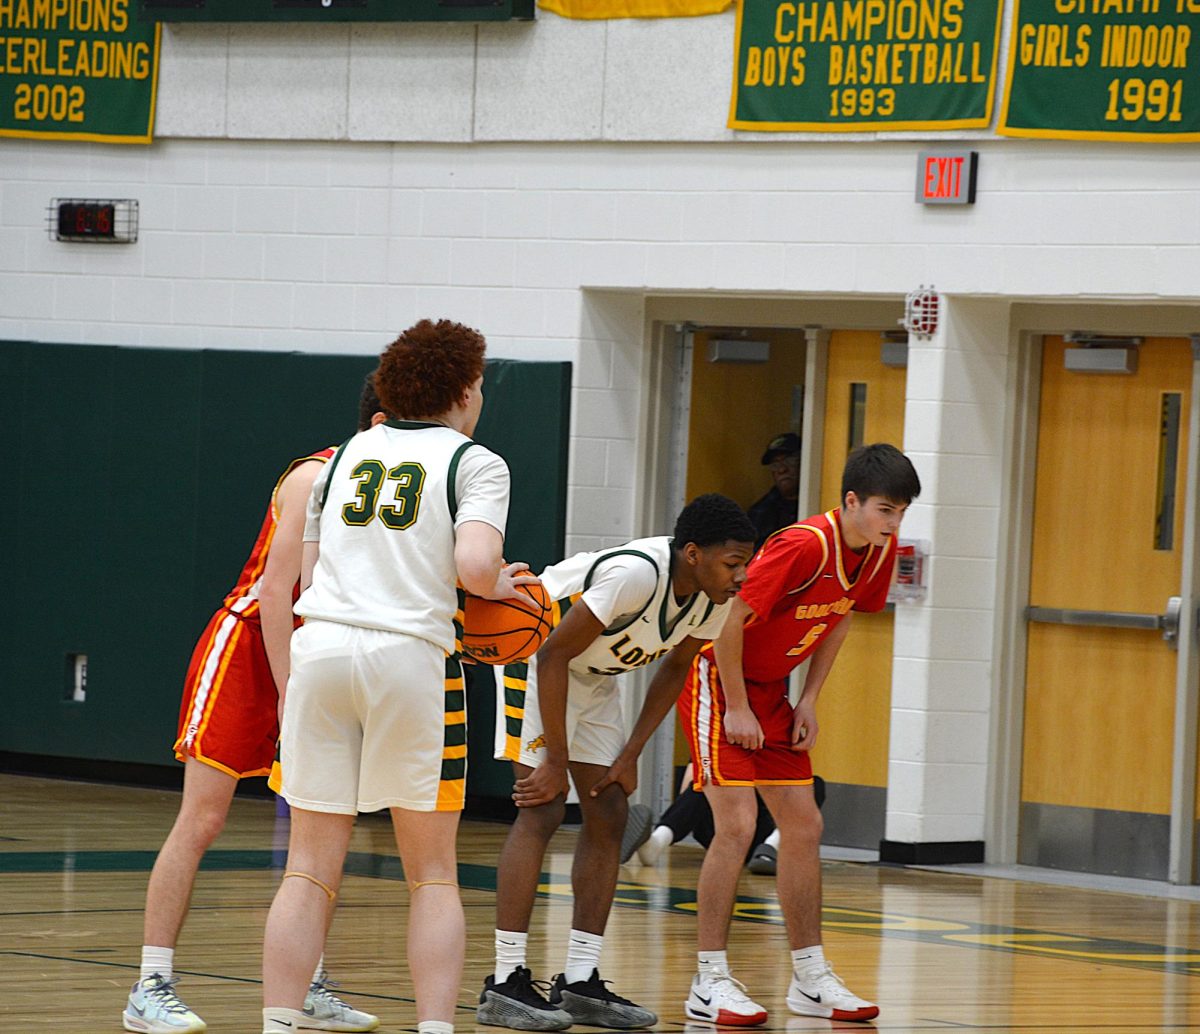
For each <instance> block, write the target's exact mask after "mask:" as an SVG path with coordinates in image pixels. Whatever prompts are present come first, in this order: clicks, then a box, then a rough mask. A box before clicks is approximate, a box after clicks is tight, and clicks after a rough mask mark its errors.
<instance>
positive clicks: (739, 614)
mask: <svg viewBox="0 0 1200 1034" xmlns="http://www.w3.org/2000/svg"><path fill="white" fill-rule="evenodd" d="M753 617H754V611H753V609H752V608H751V607H750V604H748V603H747V602H746V601H745V600H744V599H742V597H741V596H735V597H734V598H733V601H732V602H731V603H730V604H729V617H728V618H726V620H725V627H724V628H723V629H721V634H720V635H719V636H717V638H716V639H714V640H713V657H714V659H715V660H716V662H717V672H718V674H719V675H720V677H721V692H722V693H723V694H724V696H725V715H724V717H723V718H722V723H723V731H724V733H725V738H726V739H727V740H729V742H730V743H734V744H736V745H737V746H739V747H746V748H747V749H749V750H758V748H759V747H761V746H762V745H763V739H764V737H763V731H762V726H761V725H759V724H758V719H757V718H755V717H754V712H753V711H752V710H750V701H749V698H748V697H747V695H746V679H745V676H744V675H743V674H742V651H743V649H744V648H745V635H744V632H743V627H744V626H745V623H746V622H747V621H749V620H750V619H751V618H753Z"/></svg>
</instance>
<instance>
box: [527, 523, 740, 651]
mask: <svg viewBox="0 0 1200 1034" xmlns="http://www.w3.org/2000/svg"><path fill="white" fill-rule="evenodd" d="M671 542H672V540H671V539H670V538H668V537H667V536H665V535H664V536H658V537H655V538H648V539H636V540H635V541H633V542H629V543H626V544H625V545H623V546H617V547H614V548H612V549H602V550H598V551H597V552H594V553H577V554H576V555H575V556H573V557H568V558H567V559H566V560H563V561H562V562H561V563H558V564H554V565H552V566H551V567H548V568H546V570H545V571H543V572H542V573H541V575H540V577H541V579H542V584H543V585H544V586H545V587H546V591H547V592H548V593H549V594H550V598H551V599H552V600H554V601H555V607H556V608H557V610H558V612H559V615H558V616H560V617H561V615H563V614H565V613H566V612H567V611H568V610H569V609H570V608H571V606H572V605H574V604H575V603H577V602H578V601H580V600H582V601H583V602H584V603H585V604H587V606H588V609H589V610H590V611H591V612H592V613H593V614H594V615H595V616H596V617H597V618H598V619H599V620H600V621H602V622H604V623H605V626H606V627H605V629H604V631H603V632H601V633H600V635H599V636H597V637H596V639H595V641H594V642H592V644H591V645H590V646H588V648H587V649H586V650H584V651H583V653H581V654H579V655H578V656H576V657H574V658H572V660H571V662H570V668H571V669H572V670H573V671H577V672H580V673H583V672H588V673H591V674H593V675H619V674H621V673H622V672H625V671H632V670H634V669H635V668H640V667H642V666H643V665H646V664H649V663H650V662H651V661H654V660H657V659H658V658H659V657H661V656H662V655H663V654H665V653H666V652H667V651H668V650H670V649H671V648H672V647H673V646H677V645H678V644H679V643H681V642H683V640H684V639H686V638H688V637H689V636H690V637H693V638H696V639H700V640H702V641H704V642H707V641H708V640H710V639H713V638H715V637H716V636H718V635H719V634H720V632H721V629H722V627H723V626H724V624H725V619H726V617H727V616H728V614H729V605H728V604H726V603H722V604H720V605H717V604H715V603H713V601H712V600H710V599H709V598H708V596H706V595H705V594H704V593H703V592H697V593H696V594H695V595H694V596H689V597H687V598H686V599H683V600H677V599H676V598H675V594H674V592H673V591H672V589H671V562H672V550H671ZM631 590H632V591H631Z"/></svg>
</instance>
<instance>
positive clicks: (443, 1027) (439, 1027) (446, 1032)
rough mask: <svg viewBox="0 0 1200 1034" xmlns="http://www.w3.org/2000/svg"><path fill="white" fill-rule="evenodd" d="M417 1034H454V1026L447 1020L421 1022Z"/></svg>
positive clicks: (418, 1024)
mask: <svg viewBox="0 0 1200 1034" xmlns="http://www.w3.org/2000/svg"><path fill="white" fill-rule="evenodd" d="M417 1034H454V1024H453V1023H447V1022H446V1021H445V1020H421V1021H420V1022H419V1023H417Z"/></svg>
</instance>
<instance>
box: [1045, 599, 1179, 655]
mask: <svg viewBox="0 0 1200 1034" xmlns="http://www.w3.org/2000/svg"><path fill="white" fill-rule="evenodd" d="M1182 606H1183V600H1182V599H1181V598H1180V597H1179V596H1172V597H1170V598H1169V599H1168V600H1167V609H1166V612H1165V613H1163V614H1131V613H1129V612H1128V611H1120V610H1063V609H1061V608H1059V607H1026V608H1025V619H1026V620H1027V621H1038V622H1041V623H1042V624H1047V625H1092V626H1093V627H1100V628H1146V629H1150V630H1152V631H1153V630H1156V629H1162V637H1163V641H1164V642H1166V643H1167V644H1168V645H1169V646H1170V647H1171V649H1172V650H1177V649H1178V648H1179V642H1178V641H1179V613H1180V610H1181V608H1182Z"/></svg>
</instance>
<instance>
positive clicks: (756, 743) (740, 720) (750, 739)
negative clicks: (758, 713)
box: [725, 707, 766, 750]
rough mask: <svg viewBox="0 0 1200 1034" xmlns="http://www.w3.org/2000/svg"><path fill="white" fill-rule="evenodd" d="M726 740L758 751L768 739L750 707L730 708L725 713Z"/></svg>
mask: <svg viewBox="0 0 1200 1034" xmlns="http://www.w3.org/2000/svg"><path fill="white" fill-rule="evenodd" d="M725 738H726V739H727V740H728V741H729V742H730V743H732V744H734V745H735V746H738V747H745V748H746V749H747V750H758V748H759V747H761V746H762V745H763V741H764V740H765V739H766V737H764V736H763V731H762V726H761V725H759V724H758V719H757V718H755V717H754V712H753V711H751V710H750V708H748V707H739V708H736V709H735V708H730V709H728V710H727V711H726V712H725Z"/></svg>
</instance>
